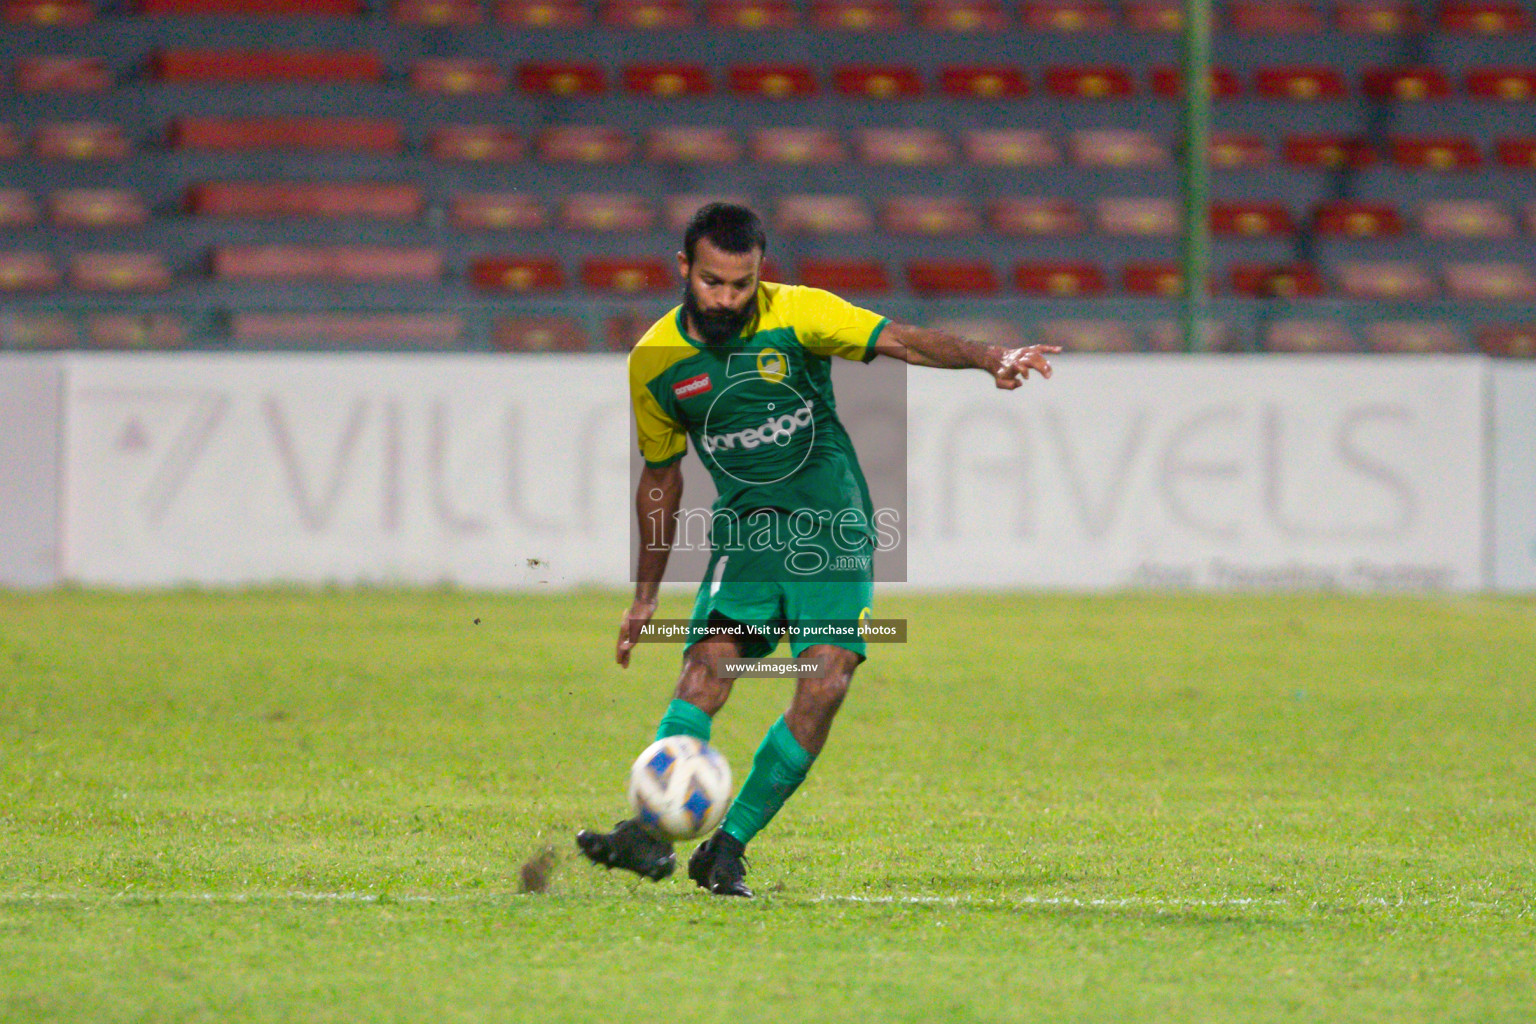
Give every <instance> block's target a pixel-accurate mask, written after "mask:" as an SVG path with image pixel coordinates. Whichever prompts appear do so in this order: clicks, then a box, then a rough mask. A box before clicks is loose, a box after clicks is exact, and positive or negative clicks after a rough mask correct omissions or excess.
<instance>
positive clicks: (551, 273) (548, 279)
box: [469, 256, 565, 294]
mask: <svg viewBox="0 0 1536 1024" xmlns="http://www.w3.org/2000/svg"><path fill="white" fill-rule="evenodd" d="M469 281H470V284H472V285H474V287H475V288H477V289H479V290H480V291H483V292H512V293H514V294H523V293H525V292H562V291H565V270H564V268H563V267H561V266H560V263H559V262H558V261H557V260H554V259H551V258H549V257H542V256H482V257H480V258H479V259H476V260H474V261H473V262H471V263H470V265H469Z"/></svg>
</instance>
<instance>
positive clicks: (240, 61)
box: [151, 50, 384, 85]
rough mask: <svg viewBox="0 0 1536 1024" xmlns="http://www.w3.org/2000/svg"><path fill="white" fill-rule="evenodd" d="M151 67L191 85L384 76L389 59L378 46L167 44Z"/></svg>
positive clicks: (169, 78)
mask: <svg viewBox="0 0 1536 1024" xmlns="http://www.w3.org/2000/svg"><path fill="white" fill-rule="evenodd" d="M151 69H152V71H153V73H154V75H155V77H156V78H158V79H160V80H161V81H163V82H173V83H180V84H187V85H199V84H203V85H206V84H224V85H229V84H254V83H258V82H311V83H324V82H329V83H335V82H369V83H378V82H381V81H383V79H384V60H383V58H382V57H381V56H380V55H379V54H377V53H374V52H372V51H347V52H322V51H299V50H166V51H164V52H162V53H160V54H158V55H156V57H155V59H154V60H153V62H152V64H151Z"/></svg>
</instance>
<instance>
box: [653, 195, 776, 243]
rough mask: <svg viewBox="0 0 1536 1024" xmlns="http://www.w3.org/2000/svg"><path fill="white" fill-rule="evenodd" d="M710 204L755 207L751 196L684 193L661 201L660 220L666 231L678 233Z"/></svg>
mask: <svg viewBox="0 0 1536 1024" xmlns="http://www.w3.org/2000/svg"><path fill="white" fill-rule="evenodd" d="M710 203H735V204H736V205H737V206H750V207H755V206H756V203H754V202H753V200H752V197H751V196H746V195H732V194H729V193H724V192H685V193H682V194H681V195H670V196H667V197H666V199H665V200H663V201H662V219H663V220H664V221H665V222H666V225H667V230H669V231H674V232H678V233H679V234H680V233H681V232H682V230H683V229H684V228H685V227H687V226H688V222H689V221H690V220H691V219H693V215H694V214H695V213H697V212H698V211H699V210H700V209H702V208H703V207H705V206H707V205H709V204H710Z"/></svg>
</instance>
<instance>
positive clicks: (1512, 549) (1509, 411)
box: [1492, 362, 1536, 591]
mask: <svg viewBox="0 0 1536 1024" xmlns="http://www.w3.org/2000/svg"><path fill="white" fill-rule="evenodd" d="M1492 373H1493V423H1492V427H1493V438H1492V442H1493V443H1492V448H1493V522H1494V527H1493V580H1492V585H1493V587H1494V589H1496V590H1524V591H1532V590H1536V366H1533V365H1531V364H1528V363H1526V364H1521V363H1506V362H1496V363H1494V364H1493V370H1492Z"/></svg>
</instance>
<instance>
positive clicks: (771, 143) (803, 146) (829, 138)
mask: <svg viewBox="0 0 1536 1024" xmlns="http://www.w3.org/2000/svg"><path fill="white" fill-rule="evenodd" d="M750 145H751V149H752V157H753V159H755V160H758V161H759V162H761V163H769V164H791V165H795V164H838V163H842V162H844V161H845V160H847V159H848V149H847V147H846V146H844V145H843V139H842V136H840V135H838V134H837V132H835V131H833V130H832V129H830V128H757V129H754V130H753V132H752V137H751V140H750Z"/></svg>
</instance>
